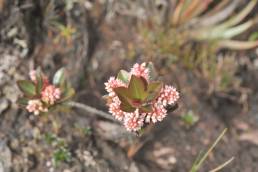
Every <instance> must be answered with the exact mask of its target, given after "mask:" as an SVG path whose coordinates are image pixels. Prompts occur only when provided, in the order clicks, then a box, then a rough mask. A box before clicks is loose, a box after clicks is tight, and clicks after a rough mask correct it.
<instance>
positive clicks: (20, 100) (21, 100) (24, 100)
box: [16, 97, 29, 106]
mask: <svg viewBox="0 0 258 172" xmlns="http://www.w3.org/2000/svg"><path fill="white" fill-rule="evenodd" d="M28 101H29V99H27V98H25V97H20V98H18V100H17V102H16V103H17V104H18V105H20V106H27V104H28Z"/></svg>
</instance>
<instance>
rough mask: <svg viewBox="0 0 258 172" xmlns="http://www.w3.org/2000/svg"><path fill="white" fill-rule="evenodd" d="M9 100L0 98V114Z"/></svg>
mask: <svg viewBox="0 0 258 172" xmlns="http://www.w3.org/2000/svg"><path fill="white" fill-rule="evenodd" d="M8 106H9V102H8V100H7V99H5V98H1V99H0V115H2V113H3V112H4V111H5V110H6V109H7V108H8Z"/></svg>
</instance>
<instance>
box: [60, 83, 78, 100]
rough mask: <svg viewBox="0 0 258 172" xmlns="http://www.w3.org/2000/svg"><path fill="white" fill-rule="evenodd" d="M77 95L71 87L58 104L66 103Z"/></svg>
mask: <svg viewBox="0 0 258 172" xmlns="http://www.w3.org/2000/svg"><path fill="white" fill-rule="evenodd" d="M74 95H75V90H74V89H73V88H71V87H69V88H67V89H66V90H65V91H64V92H63V94H62V97H61V100H59V101H58V103H61V102H64V101H67V100H69V99H70V98H72V97H73V96H74Z"/></svg>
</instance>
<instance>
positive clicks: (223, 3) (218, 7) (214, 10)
mask: <svg viewBox="0 0 258 172" xmlns="http://www.w3.org/2000/svg"><path fill="white" fill-rule="evenodd" d="M229 2H230V0H224V1H221V2H220V3H219V4H217V5H216V6H215V7H214V8H212V9H210V10H209V11H208V12H207V13H206V16H207V17H211V16H213V15H215V14H217V13H218V12H219V11H221V10H222V9H224V8H225V7H226V6H227V5H228V4H229ZM233 2H239V0H235V1H233ZM233 2H232V1H231V2H230V4H232V3H233Z"/></svg>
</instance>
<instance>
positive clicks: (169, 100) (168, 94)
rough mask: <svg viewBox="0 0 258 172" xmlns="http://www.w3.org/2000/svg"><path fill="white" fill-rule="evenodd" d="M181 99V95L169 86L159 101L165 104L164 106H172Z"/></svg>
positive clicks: (162, 91)
mask: <svg viewBox="0 0 258 172" xmlns="http://www.w3.org/2000/svg"><path fill="white" fill-rule="evenodd" d="M178 99H179V93H178V92H177V90H176V89H175V88H174V87H172V86H169V85H165V87H164V88H163V89H162V90H161V93H160V96H159V97H158V101H159V102H161V103H162V104H163V106H167V105H172V104H174V103H175V102H176V101H177V100H178Z"/></svg>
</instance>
